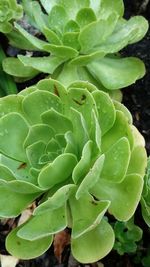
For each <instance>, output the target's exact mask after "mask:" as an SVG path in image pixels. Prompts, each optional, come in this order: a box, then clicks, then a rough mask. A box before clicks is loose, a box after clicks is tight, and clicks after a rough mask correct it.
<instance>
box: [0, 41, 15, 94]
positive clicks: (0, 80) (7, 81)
mask: <svg viewBox="0 0 150 267" xmlns="http://www.w3.org/2000/svg"><path fill="white" fill-rule="evenodd" d="M5 57H6V56H5V54H4V51H3V49H2V47H1V46H0V97H2V96H4V95H9V94H15V93H17V88H16V84H15V82H14V81H13V78H12V77H11V76H10V75H8V74H6V73H5V72H4V71H3V68H2V61H3V59H4V58H5Z"/></svg>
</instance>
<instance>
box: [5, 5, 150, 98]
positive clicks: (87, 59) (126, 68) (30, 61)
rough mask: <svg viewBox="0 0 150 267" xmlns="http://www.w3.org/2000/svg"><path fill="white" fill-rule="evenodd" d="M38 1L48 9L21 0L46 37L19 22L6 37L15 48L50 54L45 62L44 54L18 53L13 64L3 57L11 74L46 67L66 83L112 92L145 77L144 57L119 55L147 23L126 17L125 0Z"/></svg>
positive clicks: (26, 74) (32, 72)
mask: <svg viewBox="0 0 150 267" xmlns="http://www.w3.org/2000/svg"><path fill="white" fill-rule="evenodd" d="M40 2H41V5H42V6H43V8H44V9H45V12H46V13H44V12H43V11H42V8H41V6H40V4H39V3H38V2H37V1H29V0H23V7H24V11H25V13H26V17H27V18H28V21H29V22H30V23H31V24H32V25H33V26H34V27H36V28H37V29H38V30H39V31H40V32H41V33H42V35H44V36H45V39H46V40H45V41H43V38H42V40H41V39H39V38H37V37H35V36H33V35H31V34H30V33H29V32H27V31H26V30H25V29H23V28H22V27H21V26H20V25H19V24H15V28H14V30H13V31H12V32H11V33H10V34H8V35H7V37H8V39H9V41H10V43H11V44H12V45H14V46H16V47H19V48H21V49H26V50H31V51H41V52H47V53H48V54H50V56H49V55H48V56H47V57H45V58H44V61H43V57H32V56H21V55H19V56H18V59H15V66H14V59H13V58H7V59H5V60H4V62H3V68H4V70H5V71H6V72H7V73H9V74H11V75H14V76H16V77H19V79H20V78H23V79H24V78H25V79H31V78H32V77H33V76H35V75H37V74H38V73H40V72H44V73H46V74H50V75H51V77H52V78H54V79H57V80H59V81H60V82H62V83H63V84H64V85H65V86H69V84H70V83H72V82H74V81H76V80H85V81H86V80H88V81H89V82H91V83H93V84H95V85H96V86H97V87H98V88H99V89H100V90H104V91H107V90H108V91H109V92H110V94H112V91H113V90H115V91H116V89H121V88H123V87H126V86H128V85H130V84H132V83H134V82H135V81H136V80H137V79H139V78H141V77H143V75H144V73H145V67H144V64H143V63H142V61H141V60H139V59H137V58H134V57H131V58H120V56H119V55H118V52H119V51H120V50H121V49H123V48H124V47H125V46H127V45H128V44H132V43H135V42H138V41H139V40H141V39H142V38H143V36H144V35H145V33H146V32H147V29H148V23H147V21H146V19H144V18H143V17H142V16H135V17H132V18H131V19H129V20H125V19H124V18H123V12H124V5H123V1H122V0H116V1H110V0H107V1H106V0H101V1H100V0H99V1H92V0H85V1H83V0H82V1H81V0H71V1H69V2H68V1H66V0H63V1H62V0H57V1H56V0H53V1H43V0H41V1H40ZM20 81H21V79H20ZM116 93H117V94H119V92H118V91H116ZM113 94H114V93H113Z"/></svg>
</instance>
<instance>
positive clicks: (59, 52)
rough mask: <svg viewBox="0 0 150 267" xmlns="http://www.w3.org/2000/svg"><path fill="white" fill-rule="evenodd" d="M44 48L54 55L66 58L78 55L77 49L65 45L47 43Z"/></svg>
mask: <svg viewBox="0 0 150 267" xmlns="http://www.w3.org/2000/svg"><path fill="white" fill-rule="evenodd" d="M44 49H45V51H47V52H49V53H51V54H52V55H54V56H57V57H60V58H62V59H65V60H67V59H70V58H74V57H76V56H78V51H77V50H76V49H74V48H72V47H69V46H65V45H64V46H63V45H52V44H47V45H45V46H44Z"/></svg>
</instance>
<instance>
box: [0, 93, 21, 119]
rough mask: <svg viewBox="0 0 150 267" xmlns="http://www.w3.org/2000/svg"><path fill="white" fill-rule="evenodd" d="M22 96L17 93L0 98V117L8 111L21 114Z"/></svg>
mask: <svg viewBox="0 0 150 267" xmlns="http://www.w3.org/2000/svg"><path fill="white" fill-rule="evenodd" d="M22 100H23V97H22V96H19V95H11V96H9V95H8V96H7V97H5V98H4V97H3V98H0V117H2V116H4V115H6V114H8V113H10V112H17V113H20V114H22Z"/></svg>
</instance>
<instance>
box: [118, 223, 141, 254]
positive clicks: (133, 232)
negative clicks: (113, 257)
mask: <svg viewBox="0 0 150 267" xmlns="http://www.w3.org/2000/svg"><path fill="white" fill-rule="evenodd" d="M114 232H115V238H116V241H115V245H114V249H116V250H117V252H118V254H120V255H123V254H125V253H136V252H137V250H138V246H137V243H136V242H139V241H140V240H141V239H142V234H143V231H142V229H141V228H140V227H139V226H137V225H135V224H134V220H133V218H131V219H130V220H129V221H127V222H118V221H117V222H116V223H115V225H114Z"/></svg>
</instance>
